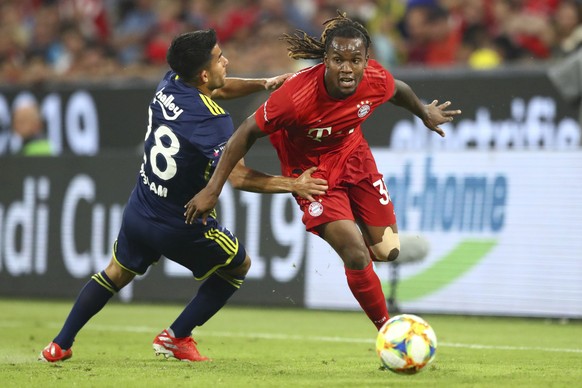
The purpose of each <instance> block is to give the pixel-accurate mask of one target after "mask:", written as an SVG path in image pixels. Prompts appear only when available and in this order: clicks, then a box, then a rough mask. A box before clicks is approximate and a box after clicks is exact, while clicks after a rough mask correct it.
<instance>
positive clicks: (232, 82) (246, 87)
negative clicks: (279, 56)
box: [210, 73, 291, 100]
mask: <svg viewBox="0 0 582 388" xmlns="http://www.w3.org/2000/svg"><path fill="white" fill-rule="evenodd" d="M290 76H291V73H287V74H281V75H278V76H276V77H271V78H233V77H228V78H226V83H225V84H224V86H223V87H221V88H220V89H214V90H213V91H212V95H211V96H210V97H212V98H213V99H221V100H229V99H232V98H237V97H244V96H247V95H249V94H252V93H257V92H261V91H265V90H275V89H277V88H279V86H281V85H283V82H285V80H286V79H287V78H289V77H290Z"/></svg>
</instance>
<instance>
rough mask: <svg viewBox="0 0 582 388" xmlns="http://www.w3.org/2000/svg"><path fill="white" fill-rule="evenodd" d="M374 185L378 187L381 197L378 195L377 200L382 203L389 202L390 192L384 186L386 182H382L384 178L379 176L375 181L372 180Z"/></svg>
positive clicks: (386, 203)
mask: <svg viewBox="0 0 582 388" xmlns="http://www.w3.org/2000/svg"><path fill="white" fill-rule="evenodd" d="M374 187H377V188H378V192H379V193H380V195H381V196H382V197H380V199H379V201H380V203H381V204H382V205H388V204H389V203H390V194H388V189H387V188H386V183H384V179H382V178H380V179H378V180H377V181H376V182H374Z"/></svg>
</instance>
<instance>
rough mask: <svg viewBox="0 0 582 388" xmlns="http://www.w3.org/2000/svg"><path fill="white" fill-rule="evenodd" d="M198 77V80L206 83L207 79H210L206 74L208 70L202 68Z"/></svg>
mask: <svg viewBox="0 0 582 388" xmlns="http://www.w3.org/2000/svg"><path fill="white" fill-rule="evenodd" d="M199 77H200V81H201V82H202V83H203V84H205V83H207V82H208V80H209V79H210V77H209V75H208V70H202V71H201V72H200V75H199Z"/></svg>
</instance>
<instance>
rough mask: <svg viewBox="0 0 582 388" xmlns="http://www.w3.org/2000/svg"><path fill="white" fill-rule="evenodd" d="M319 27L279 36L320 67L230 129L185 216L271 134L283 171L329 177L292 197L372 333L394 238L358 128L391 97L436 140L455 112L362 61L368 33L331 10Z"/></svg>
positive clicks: (199, 213) (396, 247) (379, 321)
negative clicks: (321, 189)
mask: <svg viewBox="0 0 582 388" xmlns="http://www.w3.org/2000/svg"><path fill="white" fill-rule="evenodd" d="M324 25H325V30H324V31H323V33H322V35H321V38H320V39H319V40H317V39H315V38H312V37H309V36H308V35H307V34H305V33H304V32H302V31H300V33H299V34H297V35H295V36H289V35H285V36H284V39H285V40H286V41H287V43H288V44H289V53H290V54H289V55H290V56H291V57H292V58H295V59H297V58H305V59H322V60H323V61H322V63H320V64H317V65H315V66H312V67H309V68H306V69H304V70H301V71H299V72H298V73H296V74H294V75H293V76H292V77H290V78H289V79H288V80H287V81H286V82H285V83H284V84H283V86H282V87H281V88H280V89H278V90H277V91H275V92H274V93H272V94H271V96H270V97H269V99H268V100H267V101H266V102H265V103H264V104H263V105H262V106H260V107H259V109H257V111H256V112H255V114H254V115H252V116H250V117H249V118H247V119H246V120H245V121H244V122H243V123H242V124H241V126H240V127H239V128H238V130H237V131H235V133H234V135H233V136H232V138H231V139H230V140H229V141H228V143H227V145H226V148H225V150H224V153H223V155H222V157H221V158H220V161H219V163H218V166H217V168H216V171H215V172H214V175H213V176H212V178H211V179H210V181H209V182H208V184H207V186H206V187H205V188H204V189H203V190H201V191H200V192H199V193H198V194H197V195H196V196H194V197H193V198H192V200H190V201H189V202H188V204H187V206H186V213H185V214H186V222H189V223H191V222H193V221H194V219H196V218H197V217H200V218H201V219H202V222H205V221H206V217H207V215H208V214H209V212H210V211H211V210H212V209H213V208H214V206H215V205H216V202H217V200H218V196H219V194H220V192H221V190H222V187H223V185H224V183H225V181H226V179H227V178H228V175H229V173H230V171H231V170H232V168H233V167H234V166H235V164H236V162H237V161H238V160H239V159H241V158H242V157H243V156H244V155H245V154H246V152H247V151H248V150H249V149H250V147H251V146H252V144H253V143H254V142H255V140H256V139H257V138H259V137H262V136H266V135H269V136H270V140H271V142H272V144H273V145H274V147H275V148H276V150H277V154H278V156H279V159H280V161H281V168H282V175H285V176H290V177H294V176H299V175H300V174H301V172H302V171H305V170H306V169H308V168H309V167H313V166H317V171H316V172H315V173H314V174H313V176H314V177H321V178H324V179H326V180H327V182H328V186H329V188H328V190H327V192H326V194H323V195H319V196H317V197H316V199H315V201H312V202H309V201H307V200H304V199H302V198H299V197H298V196H295V197H296V199H297V203H298V204H299V206H300V207H301V210H302V211H303V222H304V223H305V226H306V229H307V230H308V231H310V232H312V233H314V234H316V235H318V236H320V237H321V238H323V239H324V240H325V241H327V242H328V243H329V244H330V245H331V247H332V248H333V249H334V250H335V251H336V252H337V253H338V255H339V256H340V258H341V259H342V260H343V262H344V266H345V273H346V277H347V282H348V285H349V287H350V290H351V291H352V294H353V295H354V297H355V298H356V299H357V301H358V302H359V304H360V306H361V307H362V309H363V310H364V311H365V313H366V314H367V316H368V317H369V318H370V320H371V321H372V322H373V323H374V325H376V327H377V328H378V329H379V328H380V327H381V326H382V325H383V324H384V322H386V320H388V317H389V316H388V311H387V307H386V300H385V297H384V293H383V292H382V287H381V284H380V280H379V278H378V276H377V275H376V273H375V272H374V269H373V266H372V260H377V261H392V260H395V259H396V258H397V256H398V254H399V252H400V241H399V238H398V227H397V224H396V216H395V214H394V207H393V204H392V201H391V200H390V195H389V194H388V189H387V188H386V184H385V183H384V180H383V177H382V174H380V173H379V172H378V168H377V167H376V162H375V161H374V157H373V156H372V153H371V151H370V147H369V145H368V143H367V142H366V140H365V139H364V136H363V134H362V130H361V127H360V125H361V124H362V122H364V120H366V119H367V118H368V117H370V115H371V114H372V112H373V111H374V109H376V108H377V107H378V106H380V105H381V104H383V103H385V102H387V101H389V102H391V103H393V104H395V105H398V106H401V107H404V108H406V109H407V110H409V111H410V112H412V113H413V114H415V115H416V116H418V117H419V118H420V119H422V121H423V122H424V124H425V125H426V127H428V128H429V129H430V130H432V131H434V132H437V133H438V134H439V135H441V136H444V132H443V131H442V129H441V128H439V125H441V124H443V123H447V122H450V121H452V120H453V117H454V116H456V115H458V114H460V113H461V112H460V111H459V110H446V109H447V108H448V107H449V105H450V102H445V103H443V104H440V105H439V104H438V101H436V100H435V101H433V102H432V103H431V104H427V105H425V104H423V103H422V102H421V101H420V100H419V99H418V97H417V96H416V94H415V93H414V92H413V91H412V89H411V88H410V87H409V86H408V85H406V84H405V83H404V82H402V81H399V80H395V79H394V78H393V76H392V75H391V74H390V72H388V71H387V70H386V69H384V68H383V67H382V66H381V65H380V64H379V63H378V62H376V61H374V60H372V59H369V54H368V50H369V46H370V37H369V34H368V32H367V31H366V29H365V28H364V27H363V26H362V25H361V24H359V23H357V22H355V21H352V20H351V19H349V18H347V17H346V16H345V14H342V13H339V12H338V16H337V17H336V18H334V19H331V20H329V21H327V22H326V23H324Z"/></svg>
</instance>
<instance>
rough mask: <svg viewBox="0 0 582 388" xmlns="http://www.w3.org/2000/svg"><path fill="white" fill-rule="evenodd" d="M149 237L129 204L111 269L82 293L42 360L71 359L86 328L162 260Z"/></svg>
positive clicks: (147, 230) (92, 281)
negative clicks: (117, 297) (134, 279)
mask: <svg viewBox="0 0 582 388" xmlns="http://www.w3.org/2000/svg"><path fill="white" fill-rule="evenodd" d="M148 233H151V228H149V227H148V224H147V222H145V221H144V220H143V218H141V217H140V214H139V211H136V209H135V208H134V207H133V206H131V202H130V203H128V205H127V206H126V208H125V211H124V213H123V220H122V225H121V228H120V230H119V235H118V237H117V241H116V242H115V244H114V246H113V257H112V259H111V261H110V263H109V265H108V266H107V267H106V268H105V270H103V271H101V272H99V273H96V274H95V275H93V276H92V277H91V279H90V280H89V281H88V282H87V284H85V286H84V287H83V289H81V292H80V293H79V295H78V296H77V299H76V301H75V303H74V305H73V307H72V309H71V312H70V313H69V315H68V317H67V319H66V320H65V323H64V325H63V327H62V329H61V331H60V332H59V334H58V335H57V336H56V337H55V339H54V340H53V342H51V343H50V344H49V345H48V346H47V347H46V348H45V349H44V350H43V351H42V352H41V354H40V356H39V360H42V361H50V362H54V361H61V360H66V359H68V358H70V357H71V355H72V351H71V346H72V345H73V341H74V340H75V337H76V335H77V333H78V332H79V331H80V330H81V329H82V328H83V326H84V325H85V324H86V323H87V322H88V321H89V320H90V319H91V318H92V317H93V316H94V315H95V314H97V313H98V312H99V311H101V309H102V308H103V307H104V306H105V305H106V304H107V302H108V301H109V300H110V299H111V297H112V296H113V295H115V294H116V293H117V292H118V291H119V290H120V289H121V288H123V287H125V286H126V285H127V284H129V283H130V282H131V281H132V279H133V278H134V277H135V275H136V274H143V273H145V271H146V270H147V268H148V267H149V266H150V265H151V264H152V263H153V262H155V261H157V260H158V259H159V258H160V254H159V253H158V252H157V251H155V250H152V249H151V248H150V247H149V246H148V244H147V243H148V242H149V241H151V239H152V238H151V236H150V235H149V234H148ZM144 241H145V242H144Z"/></svg>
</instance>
